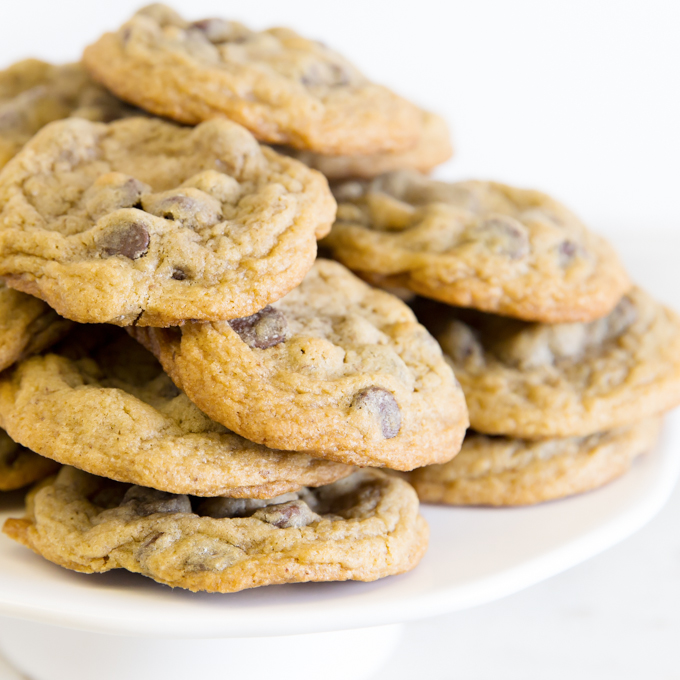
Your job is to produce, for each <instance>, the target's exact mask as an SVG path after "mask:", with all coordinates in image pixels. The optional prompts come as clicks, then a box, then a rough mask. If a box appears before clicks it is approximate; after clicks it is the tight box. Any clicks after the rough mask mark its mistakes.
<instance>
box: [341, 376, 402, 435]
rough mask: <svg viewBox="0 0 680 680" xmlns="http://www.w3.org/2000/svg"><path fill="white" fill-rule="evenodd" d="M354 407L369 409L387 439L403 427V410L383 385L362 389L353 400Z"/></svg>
mask: <svg viewBox="0 0 680 680" xmlns="http://www.w3.org/2000/svg"><path fill="white" fill-rule="evenodd" d="M352 408H354V409H365V410H367V411H368V412H369V413H370V414H371V415H372V416H373V417H374V418H375V419H376V420H377V421H378V422H379V423H380V431H381V432H382V435H383V437H385V439H392V438H393V437H396V436H397V435H398V434H399V430H400V429H401V410H400V409H399V404H397V400H396V399H395V398H394V395H393V394H392V393H391V392H388V391H387V390H385V389H383V388H382V387H368V388H366V389H365V390H361V392H359V393H358V394H357V395H356V396H355V397H354V400H353V401H352Z"/></svg>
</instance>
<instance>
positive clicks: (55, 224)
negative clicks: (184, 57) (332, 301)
mask: <svg viewBox="0 0 680 680" xmlns="http://www.w3.org/2000/svg"><path fill="white" fill-rule="evenodd" d="M334 214H335V202H334V200H333V197H332V196H331V194H330V191H329V189H328V185H327V182H326V180H325V179H324V177H322V175H320V174H319V173H318V172H316V171H314V170H310V169H308V168H307V167H305V166H304V165H303V164H302V163H299V162H297V161H295V160H293V159H292V158H287V157H284V156H280V155H279V154H277V153H275V152H274V151H272V150H271V149H268V148H266V147H260V145H259V144H258V143H257V142H256V141H255V139H254V138H253V136H252V135H251V134H250V133H249V132H248V131H247V130H245V129H244V128H242V127H241V126H239V125H236V124H235V123H232V122H230V121H227V120H214V121H209V122H207V123H203V124H202V125H199V126H198V127H196V128H185V127H180V126H178V125H175V124H173V123H168V122H165V121H162V120H157V119H150V118H128V119H125V120H120V121H115V122H113V123H110V124H104V123H92V122H89V121H86V120H80V119H75V118H74V119H69V120H63V121H57V122H55V123H52V124H50V125H49V126H47V127H46V128H44V129H43V130H41V131H40V132H39V133H38V134H37V135H36V136H35V137H34V138H33V139H32V140H31V141H30V142H29V143H28V144H27V145H26V146H25V148H24V149H23V150H22V151H21V152H20V153H19V154H18V155H17V156H16V157H15V158H14V159H13V160H12V162H11V163H10V164H9V165H8V166H7V167H6V168H5V169H4V171H3V173H2V176H1V177H0V275H3V276H4V277H5V278H6V281H7V282H8V283H9V285H11V286H12V287H14V288H17V289H19V290H23V291H25V292H28V293H31V294H33V295H36V296H37V297H40V298H42V299H44V300H46V301H47V302H48V303H49V304H50V305H51V306H52V307H54V308H55V309H56V310H57V311H58V312H59V313H60V314H61V315H62V316H65V317H68V318H70V319H73V320H75V321H80V322H95V323H103V322H108V323H115V324H118V325H122V326H125V325H129V324H132V323H137V324H140V325H148V324H154V325H159V326H163V325H172V324H178V323H182V322H183V321H184V320H185V319H205V318H210V319H225V318H227V319H228V318H234V317H241V316H246V315H248V314H253V313H255V312H256V311H257V310H258V309H262V307H264V306H266V305H267V304H268V303H270V302H272V301H274V300H277V299H278V298H280V297H281V296H283V295H284V294H285V293H287V292H288V291H289V290H290V289H291V288H293V287H295V286H296V285H297V284H298V283H299V282H300V281H301V280H302V278H303V277H304V275H305V273H306V272H307V270H308V269H309V268H310V267H311V265H312V262H313V260H314V257H315V255H316V238H317V237H320V236H323V235H324V234H325V233H326V232H327V231H328V229H329V227H330V223H331V222H332V221H333V216H334Z"/></svg>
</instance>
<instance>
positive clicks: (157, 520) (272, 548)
mask: <svg viewBox="0 0 680 680" xmlns="http://www.w3.org/2000/svg"><path fill="white" fill-rule="evenodd" d="M3 531H4V532H5V533H6V534H8V535H9V536H10V537H11V538H13V539H15V540H17V541H19V542H20V543H23V544H24V545H26V546H28V547H29V548H32V549H33V550H34V551H35V552H36V553H38V554H40V555H42V556H43V557H45V558H47V559H48V560H50V561H52V562H55V563H57V564H59V565H61V566H63V567H66V568H68V569H74V570H75V571H80V572H86V573H92V572H104V571H109V570H110V569H120V568H122V569H127V570H128V571H132V572H137V573H140V574H143V575H144V576H148V577H150V578H152V579H154V580H155V581H158V582H160V583H165V584H167V585H169V586H172V587H180V588H187V589H189V590H192V591H199V590H207V591H209V592H221V593H231V592H235V591H238V590H243V589H245V588H254V587H256V586H263V585H269V584H275V583H296V582H301V581H346V580H349V579H352V580H357V581H373V580H375V579H378V578H382V577H384V576H389V575H391V574H399V573H402V572H404V571H408V570H409V569H412V568H413V567H414V566H415V565H416V564H417V563H418V561H419V560H420V558H421V557H422V556H423V553H424V552H425V548H426V545H427V538H428V528H427V524H426V523H425V520H424V519H423V518H422V517H421V516H420V515H419V514H418V498H417V496H416V494H415V491H414V490H413V489H412V488H411V487H410V486H409V485H408V484H407V483H406V482H404V481H402V480H401V479H396V478H395V477H390V476H388V475H386V474H384V473H382V472H379V471H377V470H361V471H358V472H355V473H354V474H353V475H351V476H350V477H348V478H346V479H344V480H342V481H339V482H336V483H335V484H331V485H329V486H324V487H321V488H319V489H303V490H302V491H300V492H299V493H297V494H290V495H289V496H286V497H281V498H274V499H271V501H269V502H267V501H252V500H240V501H235V500H233V499H225V498H211V499H209V500H201V499H196V498H188V497H187V496H176V495H172V494H167V493H163V492H160V491H154V490H153V489H147V488H144V487H139V486H126V485H123V484H119V483H116V482H111V481H110V480H107V479H104V478H101V477H94V476H92V475H89V474H87V473H84V472H81V471H80V470H76V469H74V468H69V467H65V468H63V469H62V471H61V472H60V473H59V475H58V476H57V478H56V480H55V481H54V482H53V483H52V484H50V485H48V486H45V487H44V488H42V489H40V490H39V491H37V493H35V494H31V495H30V496H29V498H28V499H27V517H26V518H25V519H9V520H7V522H6V523H5V526H4V528H3Z"/></svg>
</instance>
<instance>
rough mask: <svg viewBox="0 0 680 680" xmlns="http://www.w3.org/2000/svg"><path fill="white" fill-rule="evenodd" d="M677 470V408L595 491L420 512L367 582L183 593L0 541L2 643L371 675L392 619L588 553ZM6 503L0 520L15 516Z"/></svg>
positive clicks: (141, 673) (493, 594)
mask: <svg viewBox="0 0 680 680" xmlns="http://www.w3.org/2000/svg"><path fill="white" fill-rule="evenodd" d="M679 475H680V417H678V414H673V415H671V416H670V417H669V418H668V420H667V423H666V426H665V428H664V431H663V434H662V439H661V442H660V445H659V447H658V448H657V450H655V451H654V452H653V453H652V454H651V455H649V456H646V457H644V458H643V459H641V460H639V461H637V462H636V464H635V465H634V467H633V469H632V470H631V472H630V473H629V474H627V475H625V476H624V477H622V478H621V479H619V480H617V481H615V482H613V483H612V484H610V485H608V486H607V487H605V488H603V489H600V490H598V491H595V492H591V493H587V494H583V495H581V496H578V497H575V498H570V499H566V500H563V501H557V502H553V503H546V504H543V505H540V506H536V507H530V508H515V509H491V508H469V509H465V508H445V507H431V506H430V507H425V508H424V509H423V513H424V515H425V516H426V518H427V520H428V521H429V523H430V527H431V530H432V533H431V541H430V549H429V551H428V553H427V555H426V556H425V558H424V560H423V561H422V563H421V564H420V565H419V566H418V568H417V569H415V570H414V571H413V572H411V573H409V574H405V575H403V576H396V577H391V578H387V579H384V580H382V581H378V582H375V583H327V584H297V585H288V586H270V587H267V588H258V589H254V590H249V591H244V592H242V593H236V594H232V595H211V594H205V593H203V594H200V593H199V594H192V593H189V592H185V591H181V590H174V591H173V590H171V589H170V588H167V587H164V586H161V585H158V584H156V583H154V582H152V581H150V580H148V579H145V578H144V577H141V576H138V575H133V574H129V573H125V572H112V573H109V574H102V575H84V574H76V573H74V572H70V571H67V570H65V569H61V568H60V567H57V566H55V565H52V564H50V563H48V562H46V561H45V560H43V559H41V558H39V557H37V556H36V555H33V554H32V553H31V552H30V551H28V550H26V549H25V548H23V547H21V546H19V545H18V544H15V543H13V542H12V541H10V540H9V539H7V538H5V537H0V617H2V618H0V649H1V650H2V653H3V654H4V655H5V657H6V658H7V659H8V660H9V661H10V662H12V663H13V664H14V665H15V666H16V667H17V668H18V669H20V670H21V671H22V672H24V673H26V674H27V675H28V676H29V677H30V678H32V679H33V680H91V679H92V678H93V677H96V678H97V679H98V680H120V679H121V678H125V679H126V680H138V678H139V679H140V680H141V679H142V678H144V680H150V679H151V678H153V679H155V678H162V679H163V680H175V678H177V679H179V678H181V680H186V678H187V677H188V675H189V674H191V675H192V676H194V677H195V676H197V675H198V674H205V675H207V676H208V675H209V676H211V677H213V676H216V674H217V677H227V676H228V675H229V676H231V675H232V674H239V675H246V674H247V676H248V677H249V678H250V679H257V678H260V677H262V678H271V677H276V678H277V680H287V679H288V678H293V677H295V678H299V676H300V675H303V676H304V675H307V674H309V673H310V672H312V673H314V674H317V673H321V675H322V676H323V678H324V680H334V679H335V678H345V679H347V678H351V679H352V680H361V679H362V678H370V677H371V675H373V674H374V673H375V672H376V671H377V670H378V668H379V667H380V666H381V665H382V663H383V662H384V661H385V660H386V659H387V658H388V657H389V655H390V654H391V652H392V651H393V650H394V648H395V646H396V645H397V644H398V641H399V635H400V632H401V627H400V625H399V624H402V623H404V622H406V621H411V620H415V619H419V618H425V617H430V616H435V615H438V614H444V613H448V612H451V611H455V610H460V609H465V608H467V607H474V606H476V605H479V604H482V603H485V602H489V601H491V600H494V599H497V598H500V597H504V596H505V595H509V594H511V593H514V592H516V591H518V590H521V589H522V588H526V587H527V586H530V585H532V584H534V583H537V582H539V581H541V580H543V579H546V578H548V577H550V576H552V575H554V574H557V573H559V572H561V571H564V570H565V569H568V568H569V567H571V566H573V565H575V564H578V563H579V562H582V561H584V560H586V559H588V558H590V557H592V556H594V555H596V554H597V553H599V552H601V551H602V550H605V549H606V548H608V547H610V546H612V545H613V544H615V543H617V542H618V541H621V540H623V539H624V538H626V537H627V536H629V535H630V534H632V533H633V532H635V531H636V530H638V529H639V528H641V527H642V526H643V525H644V524H645V523H647V522H648V521H649V520H650V519H651V518H652V517H653V516H654V515H655V514H656V513H657V512H658V511H659V510H660V509H661V507H662V506H663V505H664V503H665V502H666V501H667V499H668V497H669V496H670V494H671V492H672V490H673V487H674V485H675V483H676V480H677V478H678V476H679ZM0 502H2V501H0ZM13 503H14V507H12V508H7V507H5V508H3V512H2V513H0V521H4V519H5V517H8V516H20V515H21V510H20V507H21V506H20V498H19V497H14V500H13ZM5 504H6V505H7V501H6V500H5Z"/></svg>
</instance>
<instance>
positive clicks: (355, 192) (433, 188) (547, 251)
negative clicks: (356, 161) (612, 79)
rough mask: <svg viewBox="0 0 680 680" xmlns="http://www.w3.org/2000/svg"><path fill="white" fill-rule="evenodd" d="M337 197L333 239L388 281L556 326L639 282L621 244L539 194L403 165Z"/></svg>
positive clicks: (601, 309)
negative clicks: (441, 178)
mask: <svg viewBox="0 0 680 680" xmlns="http://www.w3.org/2000/svg"><path fill="white" fill-rule="evenodd" d="M336 198H337V199H338V202H339V207H338V216H337V221H336V223H335V224H334V225H333V229H332V231H331V233H330V235H329V236H328V238H326V239H325V241H324V246H327V247H328V248H330V250H331V251H332V253H333V255H334V256H335V257H337V258H338V259H339V260H340V261H341V262H343V264H345V265H346V266H348V267H349V268H350V269H353V270H354V271H357V272H359V273H360V274H361V276H362V277H364V278H366V279H368V280H370V281H371V282H373V283H377V284H378V285H383V284H386V285H392V286H394V285H398V286H403V287H406V288H410V289H411V290H413V291H414V292H416V293H419V294H420V295H424V296H425V297H430V298H434V299H436V300H440V301H442V302H446V303H447V304H451V305H458V306H461V307H473V308H475V309H480V310H482V311H487V312H496V313H499V314H504V315H507V316H513V317H519V318H522V319H526V320H530V321H542V322H546V323H556V322H566V321H591V320H593V319H596V318H598V317H600V316H602V315H603V314H607V313H608V312H610V311H611V310H612V308H613V307H614V305H616V303H617V302H618V300H619V299H620V297H621V296H622V295H623V293H624V292H625V291H626V290H627V289H628V287H629V285H630V284H629V281H628V277H627V275H626V272H625V270H624V269H623V266H622V264H621V262H620V261H619V259H618V257H617V255H616V253H615V252H614V250H613V249H612V248H611V246H610V245H609V244H608V243H607V242H606V241H605V240H604V239H602V238H600V237H599V236H596V235H595V234H592V233H591V232H590V231H588V229H587V228H586V227H585V226H584V225H583V224H582V223H581V222H580V221H579V220H578V219H577V218H576V217H575V216H574V215H573V214H572V213H571V212H569V211H568V210H567V209H566V208H565V207H564V206H562V205H560V204H559V203H558V202H557V201H554V200H553V199H552V198H550V197H549V196H546V195H545V194H542V193H540V192H538V191H530V190H525V189H516V188H514V187H510V186H506V185H503V184H498V183H495V182H479V181H470V182H458V183H455V184H448V183H445V182H436V181H433V180H429V179H427V178H426V177H423V176H422V175H419V174H417V173H413V172H406V171H403V172H395V173H389V174H386V175H384V176H382V177H379V178H377V179H376V180H374V181H373V182H350V183H346V184H342V185H340V186H339V187H337V190H336Z"/></svg>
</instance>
